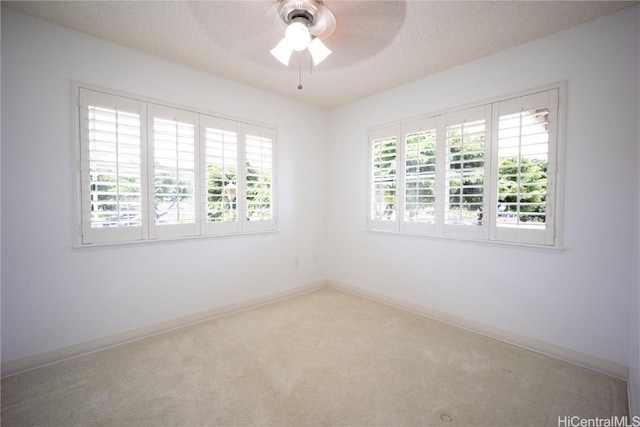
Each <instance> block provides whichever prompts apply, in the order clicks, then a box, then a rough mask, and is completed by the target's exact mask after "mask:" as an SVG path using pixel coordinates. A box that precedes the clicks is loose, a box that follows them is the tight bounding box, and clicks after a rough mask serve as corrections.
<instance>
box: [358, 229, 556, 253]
mask: <svg viewBox="0 0 640 427" xmlns="http://www.w3.org/2000/svg"><path fill="white" fill-rule="evenodd" d="M365 231H366V232H367V233H371V234H380V235H387V236H398V237H402V238H414V239H426V240H435V241H441V242H459V243H466V244H471V245H480V246H491V247H505V248H511V249H514V248H516V249H522V250H530V251H537V252H552V253H562V252H564V249H565V248H564V247H563V246H544V245H534V244H530V243H517V242H504V241H499V240H481V239H465V238H462V237H449V236H428V235H424V234H411V233H402V232H399V231H388V230H374V229H367V230H365Z"/></svg>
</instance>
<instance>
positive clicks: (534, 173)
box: [491, 89, 558, 245]
mask: <svg viewBox="0 0 640 427" xmlns="http://www.w3.org/2000/svg"><path fill="white" fill-rule="evenodd" d="M557 106H558V90H557V89H554V90H550V91H545V92H540V93H536V94H532V95H527V96H522V97H518V98H514V99H510V100H506V101H503V102H500V103H498V105H497V109H496V113H495V114H494V116H495V117H494V120H495V121H496V122H497V128H498V131H497V138H496V139H495V141H494V144H495V147H494V150H493V152H494V156H493V159H494V163H495V165H496V166H495V170H496V174H495V176H494V181H493V184H492V187H493V188H494V189H495V190H496V196H495V202H494V203H493V207H492V209H493V211H494V213H495V222H494V223H493V224H492V229H491V234H492V238H493V239H495V240H500V241H510V242H519V243H534V244H541V245H553V241H554V232H553V230H554V215H553V201H554V197H555V192H554V188H555V185H554V184H555V174H556V169H555V167H556V134H557V131H556V128H557Z"/></svg>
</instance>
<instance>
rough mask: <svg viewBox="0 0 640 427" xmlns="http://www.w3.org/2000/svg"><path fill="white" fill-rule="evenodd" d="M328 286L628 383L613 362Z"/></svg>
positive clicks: (381, 297) (339, 285) (418, 307)
mask: <svg viewBox="0 0 640 427" xmlns="http://www.w3.org/2000/svg"><path fill="white" fill-rule="evenodd" d="M327 285H328V286H329V287H332V288H334V289H337V290H340V291H343V292H347V293H350V294H353V295H357V296H361V297H363V298H367V299H370V300H372V301H376V302H379V303H382V304H386V305H390V306H393V307H396V308H400V309H402V310H406V311H410V312H412V313H415V314H419V315H421V316H425V317H428V318H430V319H433V320H437V321H440V322H443V323H447V324H450V325H452V326H456V327H458V328H462V329H465V330H468V331H470V332H474V333H477V334H480V335H484V336H487V337H490V338H493V339H496V340H498V341H502V342H505V343H507V344H512V345H515V346H518V347H522V348H525V349H527V350H531V351H535V352H536V353H540V354H544V355H546V356H551V357H554V358H556V359H560V360H564V361H566V362H570V363H573V364H575V365H580V366H583V367H586V368H590V369H593V370H596V371H599V372H602V373H605V374H607V375H611V376H614V377H616V378H619V379H621V380H624V381H627V380H628V378H629V368H628V367H626V366H623V365H620V364H618V363H615V362H611V361H609V360H605V359H601V358H598V357H595V356H591V355H588V354H585V353H581V352H579V351H575V350H571V349H568V348H565V347H561V346H558V345H555V344H550V343H548V342H544V341H541V340H538V339H535V338H530V337H526V336H523V335H519V334H517V333H514V332H510V331H506V330H504V329H500V328H495V327H493V326H488V325H485V324H482V323H478V322H475V321H473V320H469V319H465V318H462V317H459V316H455V315H452V314H449V313H444V312H442V311H438V310H434V309H431V308H428V307H424V306H421V305H417V304H412V303H410V302H406V301H402V300H399V299H395V298H391V297H388V296H385V295H381V294H378V293H375V292H371V291H368V290H365V289H362V288H358V287H355V286H351V285H347V284H345V283H340V282H337V281H334V280H328V281H327Z"/></svg>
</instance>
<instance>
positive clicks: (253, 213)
mask: <svg viewBox="0 0 640 427" xmlns="http://www.w3.org/2000/svg"><path fill="white" fill-rule="evenodd" d="M243 136H244V159H243V160H244V186H243V187H244V193H245V198H244V212H245V222H243V224H244V225H243V226H244V229H245V230H246V231H260V230H271V229H274V228H275V212H274V204H273V203H274V192H273V184H274V156H273V152H274V141H275V131H274V130H273V129H270V128H265V127H261V126H254V125H244V126H243Z"/></svg>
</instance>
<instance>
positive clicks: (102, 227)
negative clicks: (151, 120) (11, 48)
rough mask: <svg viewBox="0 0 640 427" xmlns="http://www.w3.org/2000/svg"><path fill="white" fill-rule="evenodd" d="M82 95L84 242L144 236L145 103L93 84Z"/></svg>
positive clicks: (131, 238) (126, 239)
mask: <svg viewBox="0 0 640 427" xmlns="http://www.w3.org/2000/svg"><path fill="white" fill-rule="evenodd" d="M79 96H80V99H79V107H80V119H81V120H80V123H81V127H80V143H81V150H80V152H81V154H80V157H81V165H80V169H81V201H82V243H100V242H113V241H130V240H139V239H144V238H146V232H145V230H146V228H145V227H144V225H145V223H146V220H145V209H144V206H145V202H146V200H145V192H144V190H143V189H144V185H145V183H146V177H145V176H144V173H143V171H144V168H145V164H144V153H143V151H144V146H143V142H142V141H143V140H144V137H145V135H144V126H142V125H141V123H144V120H145V116H144V108H143V103H141V102H140V101H136V100H134V99H129V98H125V97H120V96H114V95H110V94H106V93H102V92H98V91H92V90H88V89H81V90H80V91H79Z"/></svg>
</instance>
